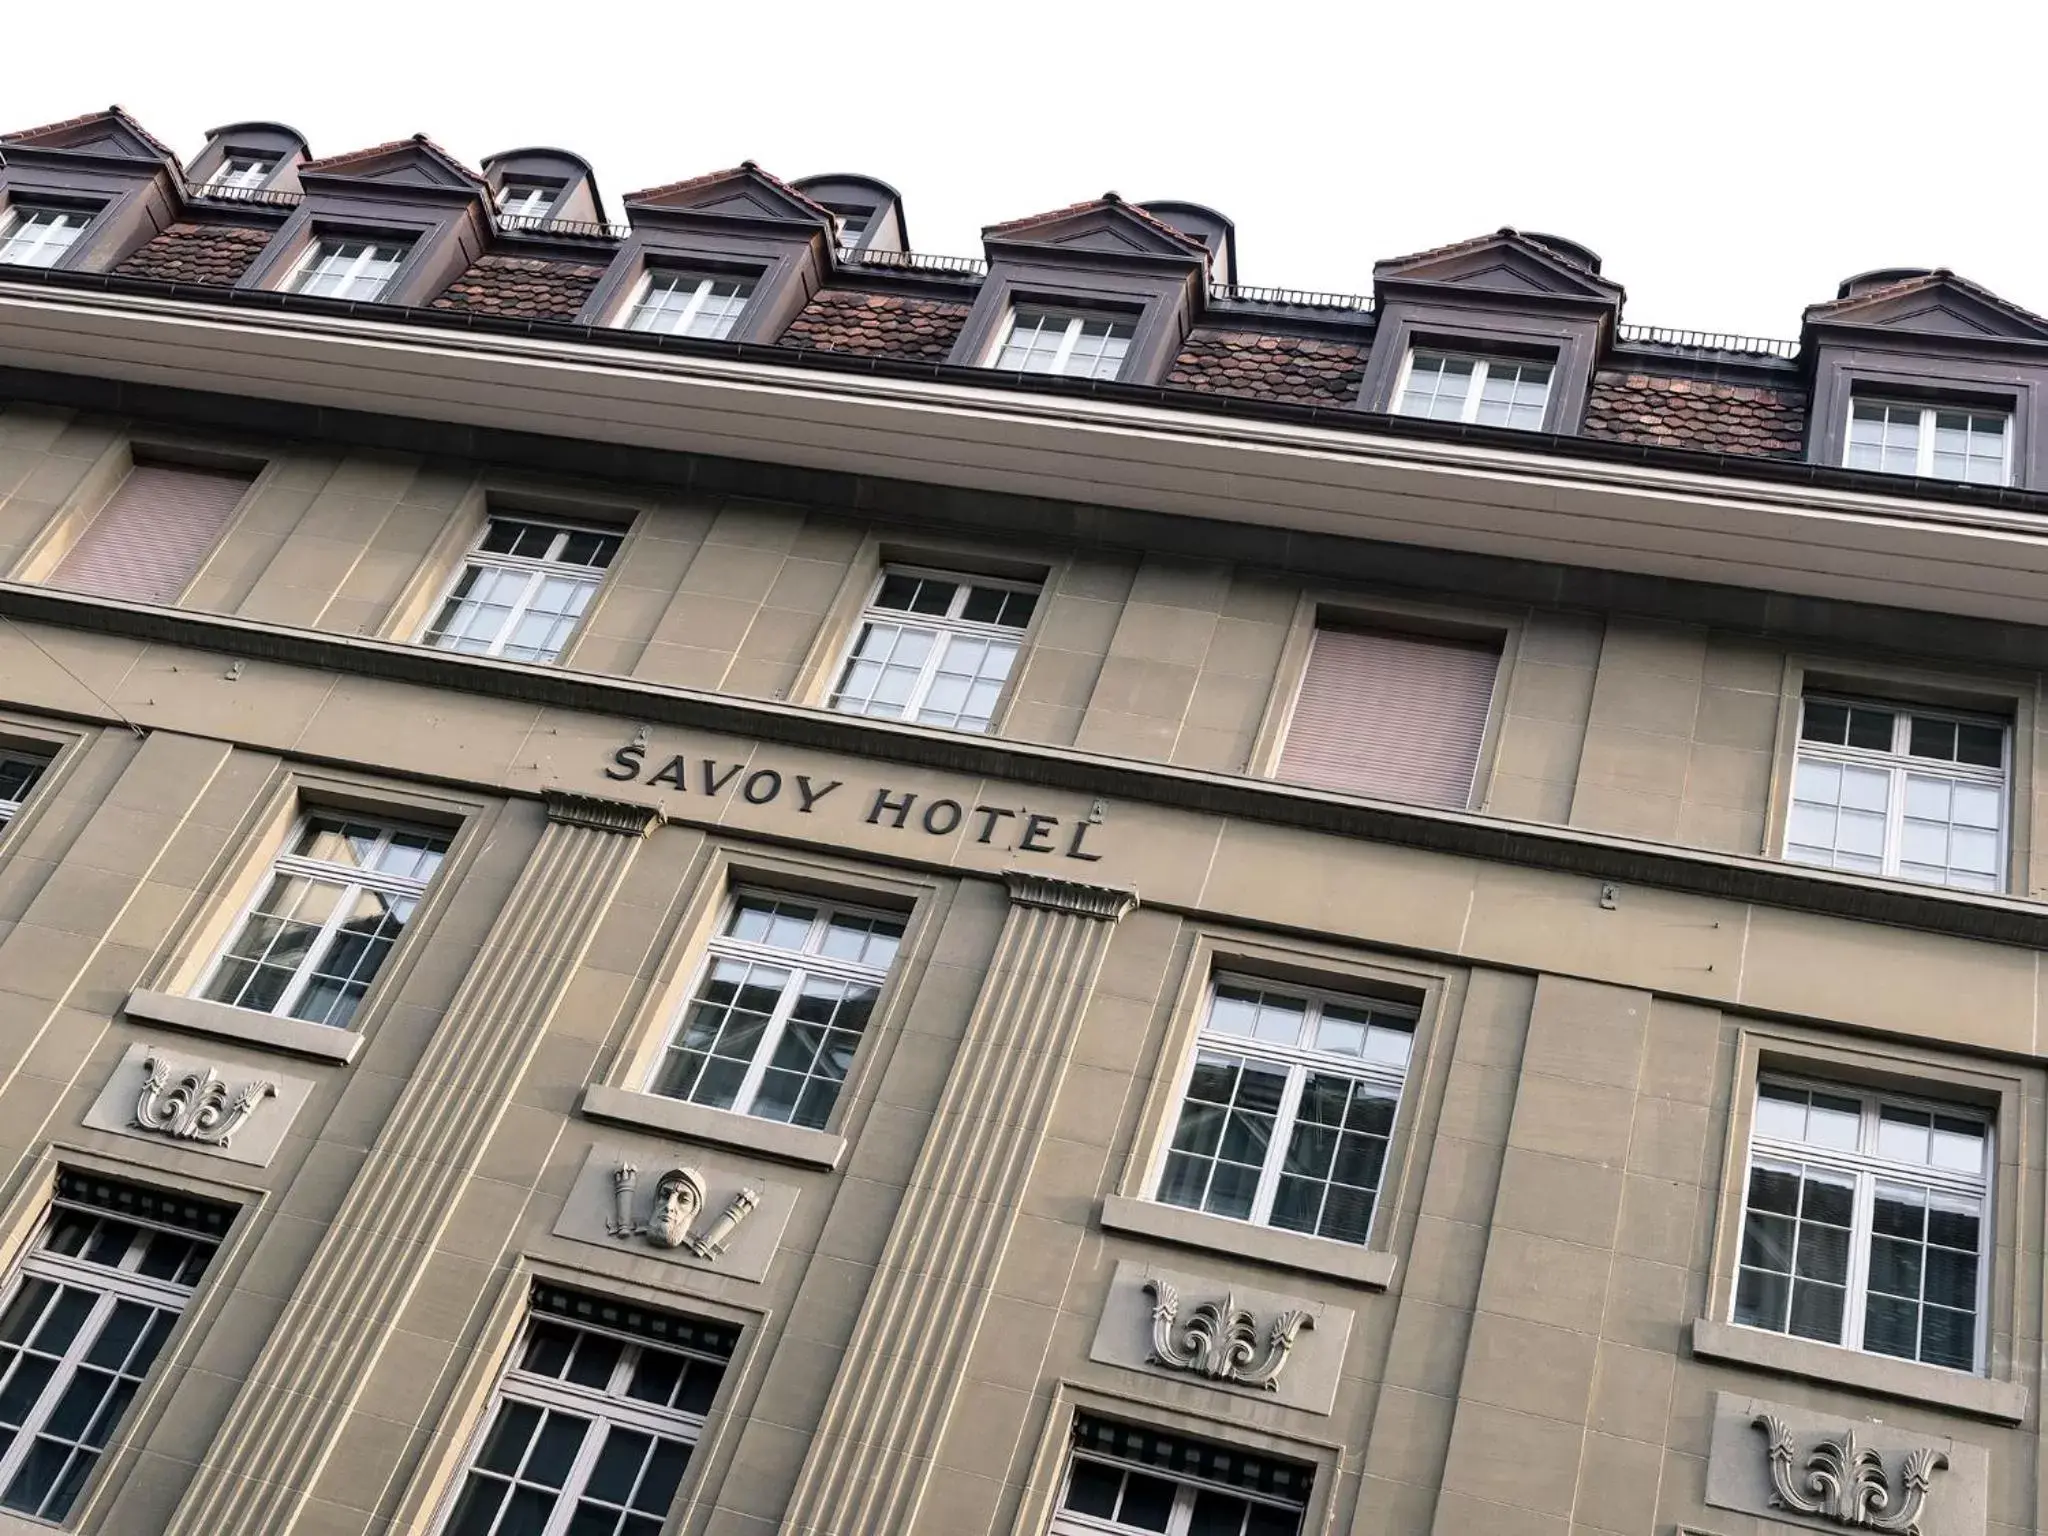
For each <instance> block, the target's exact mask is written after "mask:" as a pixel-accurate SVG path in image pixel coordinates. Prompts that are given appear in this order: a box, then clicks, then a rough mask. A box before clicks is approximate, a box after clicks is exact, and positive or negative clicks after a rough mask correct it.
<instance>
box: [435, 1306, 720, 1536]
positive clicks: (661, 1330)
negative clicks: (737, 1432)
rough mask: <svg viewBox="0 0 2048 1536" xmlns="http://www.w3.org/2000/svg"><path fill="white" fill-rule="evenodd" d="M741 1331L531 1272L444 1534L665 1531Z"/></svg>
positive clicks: (648, 1535)
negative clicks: (522, 1318) (519, 1323)
mask: <svg viewBox="0 0 2048 1536" xmlns="http://www.w3.org/2000/svg"><path fill="white" fill-rule="evenodd" d="M738 1334H739V1330H738V1329H736V1328H733V1327H731V1326H728V1325H726V1324H722V1323H713V1322H706V1321H704V1320H702V1319H700V1318H692V1317H682V1316H678V1315H676V1314H674V1313H668V1312H658V1311H656V1310H655V1309H653V1308H652V1307H637V1306H630V1305H626V1304H623V1303H616V1302H606V1301H598V1300H596V1299H594V1298H592V1297H588V1296H583V1295H580V1294H578V1293H576V1292H574V1291H564V1290H560V1289H557V1288H556V1287H554V1286H551V1285H547V1284H536V1285H535V1286H534V1295H533V1315H532V1316H531V1317H530V1318H529V1319H528V1321H527V1324H526V1330H525V1332H524V1334H523V1335H522V1336H521V1338H520V1340H519V1343H518V1345H517V1347H516V1349H515V1350H514V1353H513V1356H512V1362H513V1363H512V1364H510V1365H508V1366H507V1367H506V1370H505V1375H504V1377H503V1379H502V1380H500V1381H499V1383H498V1391H497V1395H496V1397H495V1398H494V1399H493V1401H492V1404H491V1413H490V1419H489V1421H488V1424H487V1426H486V1428H485V1430H484V1432H483V1434H482V1435H481V1436H480V1437H479V1439H478V1441H477V1443H476V1447H475V1449H474V1450H472V1451H471V1453H470V1459H469V1471H468V1475H467V1476H466V1477H464V1479H463V1482H462V1491H461V1492H460V1493H459V1494H458V1495H457V1496H456V1500H455V1504H454V1507H453V1508H452V1509H451V1510H450V1511H449V1515H448V1519H447V1521H446V1523H445V1524H444V1525H443V1526H442V1527H441V1536H660V1532H661V1528H662V1524H663V1521H664V1520H665V1518H666V1517H667V1515H668V1510H669V1505H670V1504H672V1503H673V1502H674V1501H675V1496H676V1489H677V1488H678V1487H680V1486H681V1485H682V1481H683V1474H684V1473H685V1472H686V1471H688V1470H689V1466H690V1453H691V1451H692V1450H693V1449H694V1448H695V1446H696V1444H697V1437H698V1435H699V1434H700V1433H701V1432H702V1431H703V1428H704V1416H705V1414H706V1413H708V1412H709V1411H710V1409H711V1403H712V1400H713V1399H714V1398H715V1397H716V1396H717V1395H718V1384H719V1382H720V1381H721V1380H722V1379H723V1377H724V1375H725V1368H726V1363H727V1362H728V1361H729V1360H730V1359H731V1358H732V1352H733V1347H734V1345H735V1344H736V1343H737V1342H738Z"/></svg>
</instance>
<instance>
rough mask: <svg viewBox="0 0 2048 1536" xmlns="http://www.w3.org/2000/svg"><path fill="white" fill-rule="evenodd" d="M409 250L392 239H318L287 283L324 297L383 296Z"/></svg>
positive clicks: (363, 297)
mask: <svg viewBox="0 0 2048 1536" xmlns="http://www.w3.org/2000/svg"><path fill="white" fill-rule="evenodd" d="M405 253H406V247H405V246H403V245H400V244H398V243H396V242H395V241H389V240H321V241H317V242H316V243H315V244H314V246H313V248H312V249H311V250H310V251H308V252H307V253H306V256H305V259H304V260H303V261H301V262H300V263H299V266H298V270H297V271H296V272H294V273H293V274H292V276H291V281H290V282H289V283H287V284H286V285H285V286H286V287H288V288H290V289H291V291H292V292H294V293H309V294H313V295H314V296H316V297H318V298H323V299H377V298H381V297H383V294H384V290H385V288H386V287H388V286H389V285H390V282H391V279H392V278H393V277H394V276H395V275H396V274H397V272H398V269H399V267H400V266H401V265H402V264H403V263H404V261H405Z"/></svg>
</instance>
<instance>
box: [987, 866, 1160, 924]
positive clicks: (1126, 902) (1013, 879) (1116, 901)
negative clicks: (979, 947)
mask: <svg viewBox="0 0 2048 1536" xmlns="http://www.w3.org/2000/svg"><path fill="white" fill-rule="evenodd" d="M1003 881H1004V883H1005V884H1006V885H1008V886H1009V888H1010V900H1011V901H1013V902H1015V903H1016V904H1017V905H1018V906H1020V907H1044V908H1046V909H1047V910H1048V911H1052V912H1065V913H1068V914H1069V915H1071V916H1074V917H1094V918H1101V919H1102V920H1104V921H1105V922H1111V923H1113V922H1116V921H1118V920H1119V919H1121V918H1124V917H1127V916H1129V915H1130V913H1131V912H1132V910H1133V909H1135V908H1136V907H1137V905H1138V893H1137V892H1136V891H1132V890H1126V889H1125V888H1124V887H1122V886H1118V885H1089V884H1087V883H1086V882H1085V881H1080V880H1059V879H1055V878H1054V877H1053V876H1051V875H1040V874H1035V873H1033V872H1032V871H1030V870H1025V869H1013V870H1009V871H1007V872H1006V873H1005V874H1004V876H1003Z"/></svg>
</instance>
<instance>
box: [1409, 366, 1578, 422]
mask: <svg viewBox="0 0 2048 1536" xmlns="http://www.w3.org/2000/svg"><path fill="white" fill-rule="evenodd" d="M1550 372H1551V365H1550V364H1549V363H1539V362H1531V361H1529V360H1528V359H1526V358H1514V357H1477V356H1463V355H1460V354H1457V353H1452V352H1425V351H1415V352H1411V353H1410V354H1409V355H1408V368H1407V371H1406V372H1405V373H1404V374H1403V375H1402V378H1401V389H1400V394H1399V397H1398V398H1397V399H1396V401H1395V403H1394V411H1395V414H1397V415H1401V416H1426V417H1428V418H1429V419H1430V420H1432V421H1471V422H1477V423H1479V424H1480V425H1481V426H1486V427H1519V428H1522V429H1523V430H1525V431H1530V432H1534V431H1537V430H1539V429H1540V428H1541V427H1542V425H1543V412H1544V408H1545V406H1547V405H1548V404H1549V401H1550Z"/></svg>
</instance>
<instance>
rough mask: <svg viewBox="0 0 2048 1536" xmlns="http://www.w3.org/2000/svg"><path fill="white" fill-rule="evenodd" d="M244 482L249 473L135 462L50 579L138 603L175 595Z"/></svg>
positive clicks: (169, 600) (211, 541) (173, 598)
mask: <svg viewBox="0 0 2048 1536" xmlns="http://www.w3.org/2000/svg"><path fill="white" fill-rule="evenodd" d="M248 489H249V477H248V476H247V475H231V474H223V473H220V472H218V471H215V470H209V469H172V468H169V467H167V466H165V465H160V464H138V465H136V466H135V467H134V468H133V469H131V470H130V471H129V472H128V478H127V479H126V480H123V481H122V482H121V488H120V489H119V490H117V491H116V492H114V494H113V497H112V498H111V499H110V500H109V501H108V502H107V504H106V505H105V506H104V507H102V508H101V509H100V514H99V516H98V517H95V518H94V519H93V520H92V524H91V526H89V527H88V528H87V529H86V530H85V532H84V534H83V535H82V536H80V538H79V540H78V542H77V543H76V544H74V545H72V546H71V552H70V553H69V554H67V555H65V557H64V559H63V560H62V562H60V563H59V565H58V566H57V569H56V571H55V573H54V574H53V575H52V576H51V577H50V585H51V586H53V587H68V588H70V589H71V590H72V591H74V592H90V593H92V594H93V595H94V596H95V597H124V598H127V599H128V600H129V601H131V602H137V603H172V602H176V601H177V599H178V594H179V593H180V592H182V591H184V590H185V584H186V583H187V582H189V581H190V580H191V579H192V573H193V572H195V571H197V570H198V569H199V564H200V562H201V561H203V560H204V559H205V558H206V556H207V553H208V552H209V551H210V550H211V549H212V548H213V546H214V543H215V541H216V540H218V539H219V538H220V531H221V529H223V528H225V527H226V526H227V521H228V517H229V515H230V514H231V513H232V512H233V511H234V510H235V503H236V502H238V501H240V500H241V499H242V493H243V492H244V491H246V490H248Z"/></svg>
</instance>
